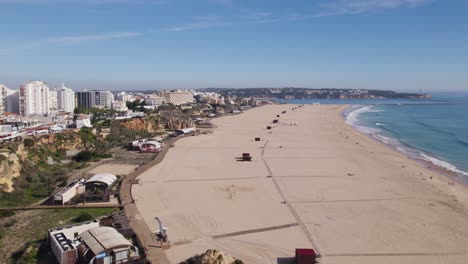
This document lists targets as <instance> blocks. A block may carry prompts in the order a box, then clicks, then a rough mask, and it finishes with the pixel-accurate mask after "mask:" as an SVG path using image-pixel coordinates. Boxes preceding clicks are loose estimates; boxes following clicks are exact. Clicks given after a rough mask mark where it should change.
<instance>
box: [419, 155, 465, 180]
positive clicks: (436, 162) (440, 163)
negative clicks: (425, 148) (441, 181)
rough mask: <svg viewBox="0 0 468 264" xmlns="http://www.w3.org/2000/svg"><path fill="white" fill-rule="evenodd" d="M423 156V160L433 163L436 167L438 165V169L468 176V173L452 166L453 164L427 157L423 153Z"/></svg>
mask: <svg viewBox="0 0 468 264" xmlns="http://www.w3.org/2000/svg"><path fill="white" fill-rule="evenodd" d="M421 156H422V158H423V159H425V160H427V161H429V162H431V163H432V164H434V165H436V166H438V167H442V168H444V169H447V170H449V171H452V172H455V173H458V174H461V175H465V176H468V172H465V171H462V170H459V169H458V168H457V167H456V166H454V165H452V164H450V163H448V162H445V161H443V160H439V159H436V158H434V157H431V156H428V155H426V154H424V153H421Z"/></svg>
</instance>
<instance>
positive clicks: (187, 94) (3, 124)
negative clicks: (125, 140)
mask: <svg viewBox="0 0 468 264" xmlns="http://www.w3.org/2000/svg"><path fill="white" fill-rule="evenodd" d="M135 100H139V101H140V102H143V104H142V107H143V108H146V109H157V108H159V107H160V106H162V105H165V104H171V105H174V106H180V107H182V109H185V108H191V107H192V105H193V104H194V103H196V102H198V103H205V104H224V102H225V99H224V97H223V96H221V95H220V94H219V93H216V92H197V91H193V90H160V91H157V92H155V93H151V94H148V93H138V92H125V91H122V92H118V93H115V94H114V93H113V92H111V91H106V90H85V91H79V92H75V91H73V90H72V89H70V88H68V87H66V86H65V85H64V84H62V85H61V86H60V87H51V86H50V85H49V84H47V83H46V82H43V81H28V82H26V83H24V84H22V85H20V87H19V89H18V90H14V89H10V88H8V87H6V86H5V85H3V84H0V142H1V141H5V140H10V139H14V138H17V137H23V136H29V135H37V134H42V133H58V132H62V131H63V130H65V129H68V128H78V129H80V128H81V127H91V116H90V115H83V114H81V115H75V114H74V110H75V109H76V108H78V109H90V108H102V109H113V110H115V111H117V112H120V113H122V114H120V116H119V117H116V118H129V117H132V116H135V115H137V116H139V115H140V114H142V113H133V112H132V111H129V109H128V107H127V103H128V102H133V101H135Z"/></svg>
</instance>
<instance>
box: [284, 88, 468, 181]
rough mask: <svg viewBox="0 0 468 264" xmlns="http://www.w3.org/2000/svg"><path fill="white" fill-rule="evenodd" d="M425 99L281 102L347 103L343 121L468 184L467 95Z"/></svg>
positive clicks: (301, 102) (299, 102)
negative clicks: (456, 175) (348, 105)
mask: <svg viewBox="0 0 468 264" xmlns="http://www.w3.org/2000/svg"><path fill="white" fill-rule="evenodd" d="M432 95H433V98H432V99H427V100H410V99H404V100H395V99H382V100H280V101H281V102H285V103H294V104H312V103H320V104H350V105H351V107H350V108H349V109H348V110H347V111H346V112H345V113H344V117H345V119H346V122H347V123H348V124H349V125H351V126H354V127H356V128H357V129H358V130H360V131H361V132H363V133H366V134H369V135H371V136H373V137H374V138H376V139H378V140H379V141H381V142H383V143H384V144H387V145H390V146H391V147H393V148H395V149H397V150H399V151H401V152H403V153H405V154H406V155H409V156H411V157H413V158H418V159H422V160H426V161H429V162H432V163H433V164H434V165H437V166H440V167H443V168H445V169H447V170H450V171H452V172H455V173H457V174H458V175H460V176H461V179H460V180H462V181H463V182H465V183H466V182H468V93H434V94H432Z"/></svg>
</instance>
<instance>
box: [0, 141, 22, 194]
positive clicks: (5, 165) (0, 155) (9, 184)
mask: <svg viewBox="0 0 468 264" xmlns="http://www.w3.org/2000/svg"><path fill="white" fill-rule="evenodd" d="M20 173H21V163H20V155H18V154H16V153H14V152H11V151H10V150H9V149H0V189H1V190H3V191H5V192H12V191H13V179H14V178H16V177H18V176H20Z"/></svg>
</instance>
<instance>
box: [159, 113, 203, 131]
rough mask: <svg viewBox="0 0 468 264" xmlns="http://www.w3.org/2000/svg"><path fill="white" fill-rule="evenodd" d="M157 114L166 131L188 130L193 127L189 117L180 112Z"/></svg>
mask: <svg viewBox="0 0 468 264" xmlns="http://www.w3.org/2000/svg"><path fill="white" fill-rule="evenodd" d="M159 114H160V116H161V119H162V121H163V122H164V124H165V127H166V128H167V129H168V130H177V129H183V128H189V127H194V125H195V124H194V122H193V120H192V119H191V118H190V116H189V115H186V114H183V113H182V112H180V111H161V112H160V113H159Z"/></svg>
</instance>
